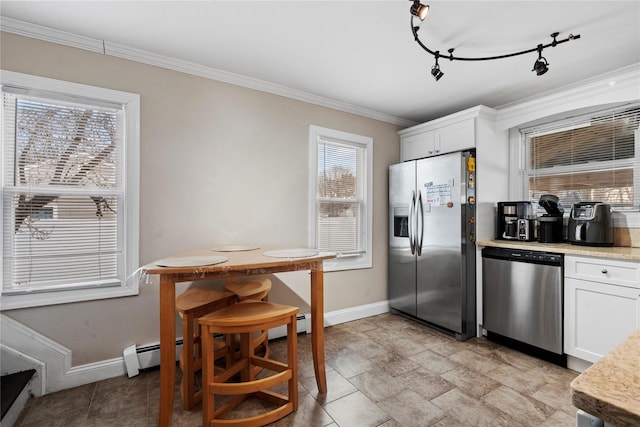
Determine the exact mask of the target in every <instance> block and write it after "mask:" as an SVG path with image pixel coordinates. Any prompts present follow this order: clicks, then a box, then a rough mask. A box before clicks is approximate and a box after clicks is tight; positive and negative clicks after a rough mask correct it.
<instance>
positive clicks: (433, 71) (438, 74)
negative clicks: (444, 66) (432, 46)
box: [431, 51, 444, 81]
mask: <svg viewBox="0 0 640 427" xmlns="http://www.w3.org/2000/svg"><path fill="white" fill-rule="evenodd" d="M435 57H436V65H434V66H433V67H432V68H431V75H432V76H433V78H434V79H436V81H438V80H440V79H441V78H442V76H444V73H443V72H442V71H440V65H438V58H439V57H440V52H438V51H436V55H435Z"/></svg>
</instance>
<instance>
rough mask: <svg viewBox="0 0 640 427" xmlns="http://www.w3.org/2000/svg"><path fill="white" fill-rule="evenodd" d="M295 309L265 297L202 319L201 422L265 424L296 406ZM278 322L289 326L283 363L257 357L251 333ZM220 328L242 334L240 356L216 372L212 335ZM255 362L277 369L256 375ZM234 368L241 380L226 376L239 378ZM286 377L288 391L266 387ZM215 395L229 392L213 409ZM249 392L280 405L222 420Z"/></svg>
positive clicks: (266, 368)
mask: <svg viewBox="0 0 640 427" xmlns="http://www.w3.org/2000/svg"><path fill="white" fill-rule="evenodd" d="M297 314H298V308H297V307H289V306H286V305H280V304H273V303H269V302H263V301H247V302H244V303H242V304H234V305H232V306H229V307H226V308H223V309H221V310H218V311H215V312H213V313H211V314H208V315H206V316H204V317H201V318H200V320H199V322H200V326H201V328H202V345H203V349H202V351H203V367H202V370H203V371H202V372H203V374H202V382H203V393H204V394H203V401H202V414H203V426H205V427H213V426H222V425H225V426H228V425H242V426H244V427H256V426H264V425H266V424H269V423H272V422H274V421H276V420H279V419H280V418H283V417H285V416H286V415H288V414H290V413H292V412H293V411H295V410H297V409H298V353H297V351H298V348H297V347H298V341H297V335H296V334H297V330H296V318H297ZM281 325H287V363H286V364H285V363H281V362H278V361H275V360H270V359H268V358H266V357H260V356H256V355H255V354H254V349H255V336H254V333H255V332H256V331H263V330H267V329H270V328H273V327H276V326H281ZM219 333H222V334H241V337H242V338H241V358H240V359H239V360H237V361H236V362H235V363H233V365H231V366H230V367H229V368H227V369H226V370H225V371H223V372H222V373H221V374H219V375H218V374H216V372H215V367H214V361H215V359H216V357H217V356H216V354H215V351H216V350H215V345H214V341H215V340H214V335H215V334H219ZM255 366H258V367H260V368H262V369H263V373H264V372H268V371H273V372H275V374H274V375H271V376H268V377H265V378H261V379H256V377H255V370H254V369H253V368H254V367H255ZM238 373H239V374H240V382H230V380H236V379H237V374H238ZM285 382H286V383H288V396H284V395H282V394H279V393H275V392H273V391H272V390H269V389H270V388H272V387H274V386H277V385H279V384H283V383H285ZM216 395H228V396H232V398H231V399H229V400H228V401H226V402H225V403H224V404H222V405H220V406H219V408H216V406H215V396H216ZM249 396H254V397H257V398H259V399H261V400H264V401H267V402H269V403H271V404H276V405H278V406H277V407H276V408H275V409H272V410H270V411H267V412H265V413H263V414H260V415H255V416H252V417H248V418H241V419H224V417H225V416H226V415H228V414H229V413H230V412H231V411H233V409H235V408H236V407H237V406H238V405H239V404H240V403H242V402H243V401H244V400H245V399H246V398H247V397H249Z"/></svg>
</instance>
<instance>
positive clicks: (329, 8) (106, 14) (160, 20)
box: [0, 0, 640, 123]
mask: <svg viewBox="0 0 640 427" xmlns="http://www.w3.org/2000/svg"><path fill="white" fill-rule="evenodd" d="M423 3H428V4H430V6H431V8H430V14H429V16H428V18H427V20H425V21H424V23H423V24H422V28H421V30H420V38H421V39H422V41H423V42H424V43H425V44H426V45H427V46H429V47H430V48H431V49H432V50H440V51H441V52H443V53H446V51H447V49H449V48H451V47H454V48H456V51H455V54H456V55H458V56H491V55H499V54H504V53H509V52H513V51H519V50H524V49H530V48H534V47H535V46H537V45H538V44H539V43H542V44H546V43H549V42H551V40H552V39H551V37H550V36H549V35H550V34H551V33H553V32H554V31H558V32H560V36H559V37H558V40H560V39H564V38H566V37H567V36H568V35H569V34H570V33H573V34H580V36H581V38H580V39H578V40H573V41H570V42H567V43H563V44H560V45H558V46H556V47H555V48H548V49H545V50H544V52H543V56H544V57H545V58H546V59H547V60H548V61H549V64H550V65H549V71H548V72H547V73H546V74H545V75H543V76H536V75H535V73H533V72H532V71H531V69H532V67H533V63H534V62H535V60H536V58H537V53H535V52H534V53H529V54H526V55H522V56H518V57H514V58H508V59H501V60H495V61H477V62H462V61H454V62H450V61H449V60H446V59H442V58H441V59H440V66H441V69H442V71H443V72H444V73H445V75H444V77H443V78H442V79H441V80H440V81H438V82H436V81H435V80H434V79H433V78H432V77H431V75H430V73H429V71H430V69H431V67H432V65H433V64H434V59H433V57H432V56H431V55H429V54H427V53H426V52H425V51H423V50H422V49H421V48H420V47H419V46H418V45H417V44H416V43H415V42H414V40H413V35H412V34H411V30H410V25H411V24H410V22H411V20H410V15H409V7H410V5H411V2H409V1H407V0H393V1H277V2H276V1H256V2H248V1H138V2H134V1H67V2H60V1H7V0H2V1H1V2H0V14H1V15H2V17H6V18H11V19H10V20H6V19H5V20H4V21H3V22H4V23H5V25H4V29H6V27H7V25H6V24H7V22H11V23H12V25H11V27H15V24H16V21H13V20H18V21H23V22H26V23H31V24H37V25H41V26H45V27H49V28H52V29H56V30H61V31H65V32H68V33H72V34H75V35H81V36H84V37H88V38H91V39H95V40H99V41H105V43H113V44H117V45H121V46H127V47H129V48H133V49H137V50H140V51H143V52H146V53H150V54H154V55H159V56H161V57H165V58H172V59H177V60H180V61H182V62H183V63H190V64H193V65H194V66H202V67H204V68H207V69H213V70H217V71H223V72H228V73H233V74H237V75H239V76H242V77H241V78H240V80H239V81H241V80H242V79H243V78H244V77H249V78H251V79H254V80H253V81H254V82H255V81H260V82H261V83H273V84H276V85H279V86H281V87H286V88H290V89H293V90H294V91H298V92H299V93H308V94H312V95H315V96H318V97H324V98H327V99H328V100H335V101H338V102H339V103H340V104H347V105H353V106H356V107H358V108H363V109H367V110H370V111H373V112H380V113H384V114H385V115H388V116H389V117H391V118H392V119H391V120H390V121H394V120H393V118H398V121H397V122H398V123H408V122H409V121H411V122H417V123H419V122H423V121H427V120H430V119H433V118H436V117H439V116H442V115H445V114H449V113H452V112H455V111H458V110H461V109H464V108H467V107H472V106H475V105H478V104H483V105H487V106H489V107H498V106H502V105H505V104H508V103H511V102H514V101H516V100H520V99H523V98H527V97H532V96H536V95H538V94H540V93H542V92H546V91H552V90H554V89H556V88H559V87H562V86H566V85H570V84H573V83H575V82H578V81H581V80H585V79H588V78H590V77H593V76H597V75H600V74H603V73H606V72H608V71H611V70H615V69H618V68H621V67H624V66H627V65H631V64H636V63H639V62H640V1H637V0H636V1H602V0H601V1H452V0H449V1H430V2H427V1H426V0H423ZM10 31H11V30H10ZM255 79H257V80H255Z"/></svg>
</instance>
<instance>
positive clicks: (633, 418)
mask: <svg viewBox="0 0 640 427" xmlns="http://www.w3.org/2000/svg"><path fill="white" fill-rule="evenodd" d="M571 394H572V401H573V405H574V406H575V407H577V408H579V409H582V410H583V411H585V412H588V413H589V414H591V415H594V416H596V417H598V418H601V419H603V420H604V421H607V422H609V423H611V424H613V425H616V426H618V427H623V426H639V425H640V329H638V330H637V331H635V332H634V333H633V334H631V335H630V336H629V337H628V338H627V339H626V340H624V341H623V342H622V343H621V344H620V345H619V346H618V347H616V348H615V349H613V350H612V351H611V352H609V353H607V354H606V355H605V356H604V357H603V358H602V359H600V361H598V362H596V363H594V364H593V365H591V366H590V367H589V368H588V369H587V370H586V371H584V372H583V373H582V374H580V375H578V377H577V378H576V379H574V380H573V382H572V383H571Z"/></svg>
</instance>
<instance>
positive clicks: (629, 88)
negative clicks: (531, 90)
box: [495, 63, 640, 129]
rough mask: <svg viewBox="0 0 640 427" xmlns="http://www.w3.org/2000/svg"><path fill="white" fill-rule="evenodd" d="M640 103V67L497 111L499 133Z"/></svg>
mask: <svg viewBox="0 0 640 427" xmlns="http://www.w3.org/2000/svg"><path fill="white" fill-rule="evenodd" d="M638 99H640V63H635V64H631V65H628V66H626V67H623V68H620V69H617V70H613V71H610V72H607V73H604V74H601V75H599V76H595V77H591V78H589V79H586V80H581V81H578V82H575V83H573V84H571V85H569V86H564V87H562V88H560V89H558V90H553V91H548V92H544V93H541V94H538V95H536V96H533V97H530V98H526V99H521V100H518V101H516V102H513V103H510V104H505V105H502V106H499V107H495V109H496V110H497V111H498V113H497V115H496V117H495V127H496V129H509V128H513V127H517V126H521V125H523V124H526V123H530V122H532V121H535V120H538V119H541V118H544V117H548V116H552V115H554V114H565V113H567V112H569V111H572V110H576V111H577V110H580V109H583V108H589V107H592V106H597V105H605V104H614V103H621V102H633V101H637V100H638Z"/></svg>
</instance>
